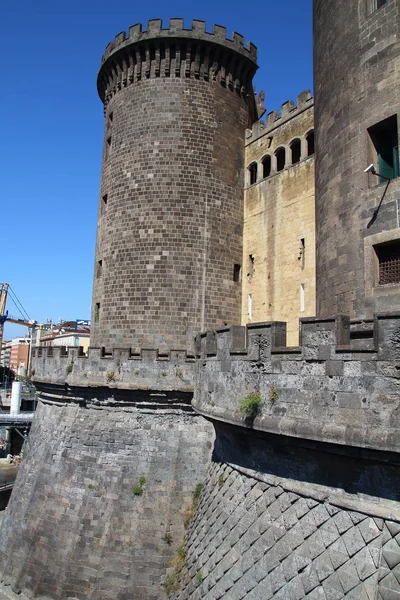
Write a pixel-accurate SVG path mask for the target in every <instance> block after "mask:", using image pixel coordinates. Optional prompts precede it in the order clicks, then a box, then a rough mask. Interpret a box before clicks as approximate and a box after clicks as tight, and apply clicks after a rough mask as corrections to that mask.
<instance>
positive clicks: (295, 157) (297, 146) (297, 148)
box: [290, 139, 301, 165]
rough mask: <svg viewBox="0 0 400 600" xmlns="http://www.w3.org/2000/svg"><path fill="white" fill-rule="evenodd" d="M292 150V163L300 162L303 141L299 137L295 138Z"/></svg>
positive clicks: (291, 146)
mask: <svg viewBox="0 0 400 600" xmlns="http://www.w3.org/2000/svg"><path fill="white" fill-rule="evenodd" d="M290 151H291V153H292V165H295V164H297V163H298V162H300V158H301V141H300V140H299V139H295V140H293V142H292V143H291V144H290Z"/></svg>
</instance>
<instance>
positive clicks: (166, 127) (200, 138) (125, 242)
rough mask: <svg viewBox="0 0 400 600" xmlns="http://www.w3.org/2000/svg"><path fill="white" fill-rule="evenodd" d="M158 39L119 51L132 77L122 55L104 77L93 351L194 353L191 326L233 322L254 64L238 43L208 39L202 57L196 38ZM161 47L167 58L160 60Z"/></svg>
mask: <svg viewBox="0 0 400 600" xmlns="http://www.w3.org/2000/svg"><path fill="white" fill-rule="evenodd" d="M164 34H165V32H164ZM171 34H173V32H170V33H169V35H171ZM186 34H187V32H186ZM165 35H167V34H165ZM162 38H163V35H162V33H161V37H160V38H157V39H156V40H153V41H152V43H151V44H150V46H151V47H152V48H153V49H152V51H151V52H150V54H149V55H148V57H147V58H148V60H147V58H146V56H147V54H146V52H147V50H146V51H145V47H146V48H149V46H148V45H147V46H144V45H143V44H142V45H140V43H139V42H137V44H138V45H136V42H135V43H134V44H133V45H129V47H126V48H125V50H124V52H125V53H126V52H128V54H129V57H130V58H129V60H131V62H132V61H134V60H135V71H134V72H133V70H132V76H130V75H129V69H128V64H129V60H128V54H124V52H122V50H121V52H120V53H119V54H118V52H117V53H115V52H114V54H113V55H112V56H113V58H112V62H109V63H108V62H107V60H106V61H105V62H104V63H103V65H102V70H101V73H100V75H99V92H100V94H101V96H102V98H103V99H105V101H106V114H105V119H106V123H105V136H104V153H103V169H102V179H101V191H100V200H99V220H98V235H97V246H96V259H95V276H94V286H93V310H92V337H91V345H92V346H105V347H108V348H112V347H132V348H139V347H150V348H154V347H156V348H161V349H167V348H169V349H170V348H188V349H192V348H193V339H194V336H195V334H196V332H197V331H202V330H204V329H206V328H209V327H216V326H221V325H223V324H224V323H226V322H228V323H239V322H240V300H241V290H240V285H239V284H238V283H236V282H234V280H233V272H234V264H235V263H238V264H240V263H241V257H242V222H243V172H244V167H243V165H244V143H243V139H244V133H245V129H246V127H248V126H249V124H251V122H252V120H253V119H254V106H253V104H254V99H253V93H252V87H251V77H252V74H253V73H254V71H255V69H256V65H255V62H254V58H252V59H251V61H250V60H249V59H245V58H244V57H243V56H242V54H240V53H237V51H236V50H235V48H232V53H229V51H228V50H226V51H225V52H226V53H225V54H223V53H221V54H219V53H218V47H217V46H215V45H213V46H212V47H208V46H207V44H205V46H203V50H202V51H201V52H202V54H201V52H200V45H198V43H197V42H198V40H197V41H196V40H192V42H189V46H186V45H185V42H184V41H182V40H176V39H172V40H171V39H170V38H168V39H167V38H166V39H162ZM160 39H161V42H160ZM214 41H215V42H216V43H217V42H218V39H217V38H214ZM190 43H191V46H190ZM153 46H154V47H153ZM161 46H162V48H161ZM166 48H168V52H170V56H171V60H170V59H168V64H167V60H166V58H164V59H163V60H162V61H161V63H160V60H161V59H160V56H161V54H162V52H164V53H165V55H166V54H167V50H166ZM190 48H191V50H190ZM196 48H197V50H196ZM207 48H208V49H207ZM206 50H207V51H206ZM187 53H188V54H187ZM204 53H205V54H204ZM207 53H208V54H207ZM145 55H146V56H145ZM172 56H173V60H172ZM178 56H179V57H180V58H179V59H178ZM157 57H158V59H157ZM188 57H189V58H188ZM109 60H110V61H111V59H109ZM157 60H158V62H157ZM224 61H225V62H224ZM205 63H207V65H209V67H208V68H207V70H206V71H205V70H203V68H204V65H205ZM242 63H243V69H241V68H239V67H240V66H241V65H242ZM114 64H116V65H117V66H116V67H115V69H114V66H113V65H114ZM233 64H235V65H236V66H235V69H236V71H238V72H241V75H240V78H239V79H237V78H236V79H235V77H236V75H233V76H232V72H230V71H229V65H233ZM196 68H197V73H196ZM119 69H120V70H121V71H119ZM124 69H125V72H124V73H123V72H122V71H123V70H124ZM132 69H133V67H132ZM138 69H140V72H139V71H138ZM200 70H201V73H200ZM232 77H233V78H234V79H232ZM238 77H239V75H238ZM110 115H111V116H110ZM105 198H106V199H107V202H106V203H105V201H104V199H105ZM98 304H100V310H99V314H98V315H97V308H96V305H98Z"/></svg>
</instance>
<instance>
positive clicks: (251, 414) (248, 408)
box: [239, 392, 263, 419]
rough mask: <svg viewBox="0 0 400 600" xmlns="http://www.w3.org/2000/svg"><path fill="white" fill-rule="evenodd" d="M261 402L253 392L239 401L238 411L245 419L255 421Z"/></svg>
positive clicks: (258, 396)
mask: <svg viewBox="0 0 400 600" xmlns="http://www.w3.org/2000/svg"><path fill="white" fill-rule="evenodd" d="M262 404H263V401H262V398H261V396H260V394H259V393H258V392H253V393H252V394H249V395H248V396H246V397H245V398H243V399H242V400H241V401H240V404H239V411H240V414H241V415H242V417H245V418H246V419H255V417H256V416H257V415H258V414H259V413H260V411H261V407H262Z"/></svg>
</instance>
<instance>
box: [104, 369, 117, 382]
mask: <svg viewBox="0 0 400 600" xmlns="http://www.w3.org/2000/svg"><path fill="white" fill-rule="evenodd" d="M106 381H107V383H111V382H112V381H115V373H114V371H106Z"/></svg>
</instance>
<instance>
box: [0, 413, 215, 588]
mask: <svg viewBox="0 0 400 600" xmlns="http://www.w3.org/2000/svg"><path fill="white" fill-rule="evenodd" d="M212 444H213V430H212V426H211V425H210V424H209V423H208V422H206V421H205V420H204V419H203V418H202V417H199V416H196V415H195V414H194V413H193V412H192V413H183V412H182V411H180V410H179V409H178V408H174V407H169V409H165V410H160V411H157V410H149V409H147V410H146V409H143V410H138V409H135V408H132V407H120V408H117V407H115V408H102V409H100V408H99V407H97V408H93V407H92V408H90V409H89V408H83V407H80V406H78V405H77V404H74V405H62V406H55V405H53V406H52V405H48V404H46V405H44V404H39V407H38V411H37V413H36V416H35V419H34V423H33V425H32V430H31V433H30V436H29V440H28V443H27V448H26V449H25V457H24V461H23V463H22V465H21V467H20V470H19V472H18V477H17V481H16V485H15V487H14V490H13V494H12V499H11V503H10V505H9V507H8V509H7V512H6V515H5V517H4V521H3V526H2V529H1V534H0V565H1V576H0V579H1V580H2V581H3V587H2V588H1V590H0V597H3V596H2V594H3V592H4V594H6V593H7V594H12V593H13V592H14V593H19V592H20V591H22V593H23V594H24V595H26V596H27V597H29V598H34V597H37V598H42V597H46V598H52V600H62V599H67V598H79V599H87V598H89V597H90V598H92V599H93V600H111V599H113V600H116V599H118V600H128V598H129V599H130V598H141V599H146V600H150V599H151V600H159V599H160V598H161V597H162V595H163V593H162V589H161V587H160V583H161V578H162V576H163V575H164V573H165V569H166V567H167V566H168V564H169V561H170V560H171V558H172V556H173V554H174V552H175V548H176V546H177V544H178V543H179V541H180V540H181V538H182V536H183V532H184V529H183V522H184V518H185V517H184V514H183V513H184V511H185V507H187V506H188V505H190V503H191V498H192V492H193V489H194V487H195V485H196V484H197V482H199V481H202V480H203V479H204V477H205V472H206V465H207V463H208V461H209V456H210V452H211V447H212ZM140 477H145V478H146V482H145V485H144V486H143V494H142V495H141V496H139V495H135V493H134V488H135V487H137V486H138V485H139V478H140ZM165 535H170V536H171V544H169V543H167V541H165V540H163V538H164V536H165ZM4 582H5V583H4ZM5 584H8V585H5ZM9 584H11V586H12V587H11V588H10V587H9Z"/></svg>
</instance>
